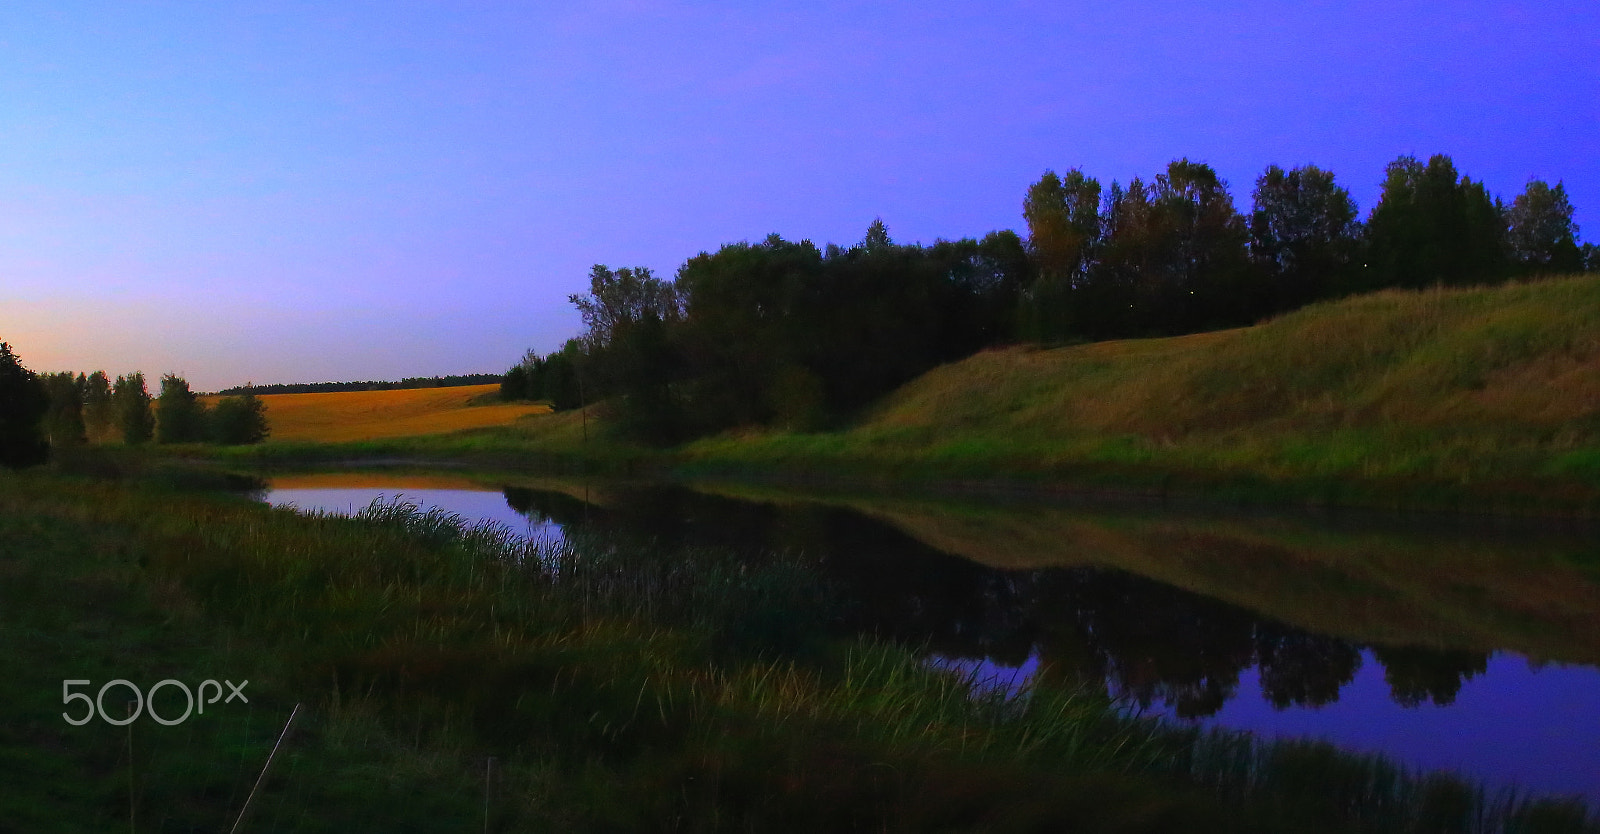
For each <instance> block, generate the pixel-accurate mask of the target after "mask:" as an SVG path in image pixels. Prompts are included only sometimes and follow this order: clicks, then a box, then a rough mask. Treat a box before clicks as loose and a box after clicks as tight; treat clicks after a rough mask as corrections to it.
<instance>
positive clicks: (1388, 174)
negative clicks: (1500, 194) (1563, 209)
mask: <svg viewBox="0 0 1600 834" xmlns="http://www.w3.org/2000/svg"><path fill="white" fill-rule="evenodd" d="M1505 237H1506V227H1505V217H1504V212H1503V211H1502V207H1501V206H1500V203H1499V201H1498V200H1496V199H1494V198H1493V197H1491V196H1490V195H1489V192H1488V190H1487V189H1486V188H1484V187H1483V184H1482V183H1477V182H1473V181H1472V180H1470V179H1468V178H1467V177H1465V176H1459V175H1458V174H1457V173H1456V168H1455V163H1454V162H1452V161H1451V159H1450V157H1448V156H1445V155H1443V154H1436V155H1434V156H1433V157H1431V158H1429V159H1428V162H1427V164H1426V165H1424V164H1423V163H1422V162H1420V161H1419V160H1418V159H1417V158H1416V157H1413V156H1402V157H1400V158H1399V159H1396V160H1395V161H1393V162H1391V163H1389V165H1388V166H1387V167H1385V169H1384V180H1383V193H1382V195H1381V196H1380V197H1379V198H1378V204H1377V205H1376V206H1374V207H1373V209H1372V215H1371V217H1370V218H1369V219H1368V220H1367V240H1368V243H1369V249H1368V256H1367V258H1368V260H1367V263H1368V265H1369V268H1368V269H1367V270H1366V277H1367V280H1366V281H1365V282H1364V285H1365V286H1363V287H1362V288H1363V289H1365V288H1376V287H1428V286H1433V285H1436V284H1444V285H1464V284H1477V283H1484V282H1489V281H1497V280H1502V279H1504V278H1505V277H1506V275H1507V274H1508V260H1507V256H1506V241H1505Z"/></svg>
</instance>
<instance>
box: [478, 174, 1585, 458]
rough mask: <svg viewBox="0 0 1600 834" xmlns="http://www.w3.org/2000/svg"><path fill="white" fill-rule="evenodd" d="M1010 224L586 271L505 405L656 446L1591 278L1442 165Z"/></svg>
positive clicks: (1142, 197) (1206, 182)
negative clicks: (1439, 293)
mask: <svg viewBox="0 0 1600 834" xmlns="http://www.w3.org/2000/svg"><path fill="white" fill-rule="evenodd" d="M1023 217H1024V220H1025V222H1026V224H1027V237H1026V239H1024V238H1023V237H1021V236H1019V235H1018V234H1016V233H1015V232H1012V231H996V232H991V233H989V234H988V235H985V236H984V237H983V238H981V239H974V238H964V239H961V240H956V241H948V240H937V241H935V242H934V243H933V244H932V245H930V246H924V245H920V244H913V245H903V244H897V243H895V242H894V241H893V240H892V239H891V238H890V236H889V233H888V229H887V228H886V227H885V226H884V224H883V223H882V221H881V220H878V221H874V222H873V223H872V225H871V226H870V227H869V228H868V230H867V233H866V236H865V237H864V238H863V239H862V241H861V242H860V243H858V244H856V245H854V246H851V247H848V248H844V247H840V246H836V245H833V244H828V245H827V246H825V247H822V248H818V247H817V246H816V245H814V244H813V243H812V242H810V241H806V240H802V241H799V242H794V241H788V240H785V239H783V238H782V237H780V236H778V235H771V236H769V237H767V238H766V239H765V240H763V241H761V242H759V243H749V242H741V243H732V244H727V245H724V246H722V247H721V248H720V249H718V250H717V251H716V252H714V253H707V252H702V253H700V254H699V255H696V256H695V257H693V258H690V259H689V260H688V261H686V262H685V263H684V264H683V265H682V266H680V267H679V269H678V271H677V274H676V276H675V277H674V278H673V279H672V280H664V279H661V278H658V277H656V276H655V275H654V274H653V273H652V272H651V270H649V269H648V268H642V267H635V268H621V269H615V270H614V269H611V268H610V267H607V266H604V265H596V266H595V267H594V268H593V270H592V271H591V273H590V276H589V277H590V281H589V292H588V293H587V294H583V295H574V296H572V297H571V299H570V300H571V301H572V303H573V304H574V305H575V306H576V307H577V308H578V311H579V312H580V314H581V315H582V318H583V324H584V332H583V334H582V335H581V336H580V337H578V338H576V339H572V340H569V341H568V342H567V343H566V344H565V345H564V346H563V347H562V348H561V350H559V351H556V352H554V353H551V354H547V355H542V356H541V355H539V354H537V353H535V352H533V351H529V352H528V353H527V354H526V355H525V356H524V357H523V359H522V360H521V361H520V362H519V363H518V364H517V365H515V366H514V367H513V368H511V370H510V371H508V372H507V373H506V374H505V375H504V376H503V377H502V388H501V390H502V394H503V396H505V397H507V398H508V399H534V400H539V399H543V400H547V401H549V402H551V404H552V405H553V406H554V407H556V408H558V409H561V408H570V407H574V406H577V405H579V404H582V403H587V402H598V401H602V400H604V401H605V402H606V407H607V409H608V410H609V412H610V417H611V419H610V420H609V422H610V424H611V425H612V426H613V428H614V429H615V430H618V431H620V432H622V433H623V434H625V435H627V436H630V437H633V438H635V439H638V440H641V441H645V442H651V443H661V444H670V443H674V442H678V441H681V440H684V439H687V438H690V437H696V436H702V435H706V434H710V433H714V432H717V431H720V430H724V429H727V428H731V427H734V426H742V425H754V424H761V425H768V426H780V427H787V428H790V429H795V430H808V429H816V428H822V427H826V426H829V425H834V424H837V423H839V422H840V421H841V420H845V419H848V418H849V417H850V416H852V415H853V414H855V413H857V412H858V411H859V410H860V409H861V408H863V407H864V406H866V405H867V404H869V403H870V402H872V401H873V400H874V399H876V398H877V397H879V396H881V395H883V394H885V393H887V392H888V391H890V390H891V389H893V388H894V387H895V386H898V385H900V384H902V383H904V382H906V381H908V380H910V379H911V378H912V377H914V376H916V375H917V374H920V373H922V372H923V371H926V370H928V369H929V368H931V367H933V366H935V365H937V364H940V363H943V362H948V361H952V360H955V359H959V358H962V357H964V356H967V355H969V354H971V353H973V352H976V351H978V350H981V349H983V348H986V347H991V346H996V345H1004V344H1015V343H1021V342H1032V343H1043V344H1061V343H1069V342H1077V341H1086V340H1097V339H1110V338H1126V337H1140V336H1164V335H1177V334H1182V333H1192V332H1197V331H1201V330H1209V329H1216V328H1224V327H1234V326H1240V325H1245V324H1250V323H1253V322H1255V321H1259V320H1260V319H1262V318H1265V317H1268V316H1271V315H1275V314H1277V313H1281V312H1284V311H1287V310H1292V309H1295V308H1297V307H1301V306H1304V305H1306V304H1309V303H1312V302H1315V301H1319V300H1323V299H1329V298H1336V297H1340V296H1344V295H1348V294H1352V293H1358V292H1367V291H1371V290H1376V289H1382V288H1386V287H1409V288H1415V287H1426V286H1434V285H1446V286H1459V285H1471V284H1485V283H1494V282H1499V281H1506V280H1512V279H1529V278H1536V277H1538V276H1541V275H1550V274H1558V273H1568V272H1576V271H1580V270H1584V269H1588V270H1595V269H1600V252H1597V250H1596V247H1595V245H1594V244H1586V245H1580V244H1579V242H1578V237H1577V233H1578V228H1577V225H1576V224H1575V223H1574V222H1573V219H1572V217H1573V208H1572V205H1571V203H1570V201H1569V200H1568V197H1567V194H1566V190H1565V188H1564V187H1563V186H1562V184H1561V183H1559V182H1558V183H1556V184H1555V185H1550V184H1548V183H1546V182H1544V181H1542V180H1531V181H1530V182H1529V183H1528V184H1527V186H1526V187H1525V189H1524V190H1523V192H1522V193H1521V194H1519V195H1517V196H1516V197H1515V198H1514V199H1513V200H1512V201H1511V202H1510V203H1509V204H1507V203H1504V202H1503V201H1502V200H1500V199H1499V198H1498V197H1495V196H1493V195H1491V194H1490V193H1489V191H1488V190H1487V189H1486V188H1485V187H1484V185H1483V184H1482V183H1480V182H1476V181H1474V180H1472V179H1470V178H1468V177H1466V176H1463V175H1461V174H1459V173H1458V172H1457V171H1456V168H1455V165H1454V162H1453V161H1452V160H1451V159H1450V157H1448V156H1445V155H1435V156H1433V157H1431V158H1430V159H1428V160H1427V161H1426V162H1423V161H1421V160H1419V159H1417V158H1415V157H1412V156H1402V157H1400V158H1398V159H1396V160H1395V161H1394V162H1391V163H1390V164H1389V165H1388V166H1386V168H1385V171H1384V181H1383V188H1382V193H1381V196H1380V197H1379V199H1378V202H1377V204H1376V205H1375V206H1374V207H1373V209H1372V211H1371V212H1370V213H1369V214H1368V215H1367V217H1366V218H1365V219H1363V218H1362V217H1361V216H1360V214H1359V213H1358V211H1357V209H1356V205H1355V202H1354V201H1353V200H1352V199H1351V197H1350V194H1349V192H1348V190H1346V189H1345V188H1343V187H1342V186H1340V185H1339V184H1338V183H1337V182H1336V180H1335V178H1334V175H1333V174H1332V173H1331V172H1329V171H1326V170H1323V169H1320V168H1317V167H1316V166H1312V165H1306V166H1302V167H1298V168H1294V169H1292V170H1287V171H1286V170H1284V169H1283V168H1281V167H1279V166H1277V165H1273V166H1270V167H1268V168H1267V169H1266V170H1265V171H1264V172H1263V173H1262V174H1261V175H1260V176H1259V177H1258V178H1257V179H1256V182H1255V187H1254V189H1253V191H1252V193H1251V205H1250V207H1249V211H1248V213H1245V212H1242V211H1240V210H1239V209H1238V208H1237V207H1236V206H1235V203H1234V199H1233V197H1232V195H1231V194H1230V192H1229V190H1228V184H1227V183H1226V182H1225V181H1224V180H1223V179H1222V178H1221V177H1219V176H1218V175H1217V173H1216V171H1215V170H1213V169H1212V168H1211V167H1210V166H1208V165H1206V164H1203V163H1199V162H1193V161H1190V160H1188V159H1179V160H1175V161H1173V162H1172V163H1171V164H1169V165H1168V166H1167V168H1166V170H1165V171H1164V172H1162V173H1160V174H1157V175H1156V176H1155V177H1153V178H1152V179H1150V180H1149V181H1148V182H1146V181H1145V180H1143V179H1142V178H1135V179H1133V180H1132V181H1131V182H1129V183H1128V184H1127V185H1126V186H1124V185H1122V184H1121V183H1118V182H1116V181H1113V182H1112V183H1111V184H1110V185H1109V186H1105V187H1103V186H1102V184H1101V183H1100V182H1099V181H1098V180H1096V179H1094V178H1093V177H1090V176H1088V175H1087V174H1085V173H1084V172H1083V171H1082V170H1080V169H1072V170H1069V171H1067V173H1066V174H1065V175H1058V174H1056V173H1055V172H1054V171H1046V172H1045V173H1044V174H1043V176H1041V177H1040V179H1039V180H1038V181H1037V182H1034V183H1032V184H1030V185H1029V186H1028V189H1027V192H1026V194H1025V196H1024V200H1023Z"/></svg>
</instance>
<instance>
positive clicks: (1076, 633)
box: [505, 487, 1489, 718]
mask: <svg viewBox="0 0 1600 834" xmlns="http://www.w3.org/2000/svg"><path fill="white" fill-rule="evenodd" d="M505 498H506V502H507V504H508V505H510V506H511V507H512V508H513V509H515V510H516V511H517V512H519V513H521V514H523V515H525V516H528V517H529V518H531V519H533V520H535V521H554V522H556V523H558V524H561V525H562V526H563V527H565V528H567V529H569V530H570V529H574V528H579V527H582V526H585V525H592V526H595V527H599V528H602V529H605V530H608V531H611V532H614V533H618V534H622V535H636V536H639V537H641V538H644V539H648V540H650V541H652V542H655V543H657V544H658V545H665V546H668V547H671V546H681V545H691V546H707V545H710V546H722V547H737V548H741V549H743V550H747V551H749V552H750V553H751V554H752V556H751V558H760V557H761V556H760V554H763V553H771V552H774V551H781V550H805V551H807V552H810V553H812V554H814V555H817V556H819V557H820V558H821V560H822V564H823V566H824V569H825V570H826V571H827V572H828V579H829V580H830V582H831V584H832V585H833V587H834V588H835V589H836V591H837V593H838V594H839V595H840V597H841V602H842V606H841V610H842V611H843V612H844V615H843V620H842V622H841V623H840V624H839V625H840V627H841V628H842V629H847V630H848V631H851V632H858V633H869V634H874V635H877V636H880V637H883V638H887V639H892V640H894V641H897V642H899V643H902V644H904V645H907V646H911V647H915V648H918V649H920V650H922V651H925V652H927V653H928V654H929V655H937V656H940V657H943V658H947V659H950V660H974V661H986V662H988V663H992V664H995V665H998V666H1006V667H1017V666H1021V665H1022V664H1023V663H1024V662H1026V661H1027V660H1028V659H1029V658H1030V657H1032V656H1035V655H1036V656H1037V657H1038V658H1039V664H1038V672H1037V674H1039V675H1041V676H1045V677H1048V678H1051V679H1054V680H1060V681H1065V682H1070V683H1074V684H1078V685H1089V686H1092V687H1096V688H1103V689H1104V690H1105V691H1106V692H1107V693H1108V694H1112V695H1117V696H1121V697H1124V698H1127V699H1129V700H1131V701H1133V702H1135V703H1137V704H1139V705H1140V706H1141V707H1144V708H1148V707H1151V706H1153V705H1154V704H1156V703H1157V702H1159V703H1161V704H1163V705H1165V706H1166V707H1167V708H1169V709H1171V710H1172V711H1173V712H1175V713H1176V714H1177V715H1178V716H1181V717H1184V718H1203V717H1206V716H1210V715H1214V714H1216V713H1217V711H1219V710H1220V709H1222V706H1223V705H1224V704H1225V703H1227V701H1228V700H1230V699H1231V698H1233V697H1234V696H1235V695H1236V694H1237V691H1238V688H1239V681H1240V678H1241V674H1242V673H1244V672H1245V671H1246V670H1248V669H1250V668H1252V667H1254V668H1256V669H1257V677H1258V679H1259V680H1260V686H1261V695H1262V697H1264V698H1265V699H1266V700H1267V701H1268V702H1269V703H1271V704H1272V705H1273V706H1274V707H1275V708H1277V709H1280V710H1281V709H1289V708H1291V707H1317V706H1322V705H1325V704H1331V703H1333V702H1335V701H1337V700H1338V698H1339V693H1340V691H1341V689H1343V688H1344V687H1345V686H1346V685H1347V684H1349V683H1350V682H1351V681H1352V680H1354V679H1355V676H1356V673H1357V672H1358V671H1359V670H1360V668H1361V662H1362V650H1363V649H1366V648H1370V649H1371V650H1372V654H1373V657H1374V658H1376V659H1377V661H1378V662H1379V663H1381V664H1383V666H1384V669H1385V675H1384V677H1385V679H1386V680H1387V681H1388V684H1389V688H1390V695H1391V697H1392V698H1393V699H1394V701H1395V702H1397V703H1399V704H1401V705H1403V706H1407V707H1416V706H1420V705H1422V704H1424V703H1429V702H1431V703H1434V704H1437V705H1441V706H1442V705H1447V704H1450V703H1452V702H1454V700H1455V698H1456V695H1457V693H1458V692H1460V690H1461V686H1462V684H1463V682H1464V681H1465V680H1467V679H1469V678H1471V677H1473V676H1474V675H1477V674H1480V673H1483V672H1484V671H1485V670H1486V668H1487V665H1488V658H1489V656H1488V654H1487V653H1484V652H1472V651H1450V650H1435V649H1428V648H1419V647H1401V646H1374V645H1366V644H1358V643H1353V642H1350V641H1347V640H1344V639H1341V638H1339V637H1337V636H1332V635H1323V634H1314V633H1311V632H1308V631H1305V630H1302V629H1299V628H1296V627H1294V626H1291V625H1288V624H1285V623H1282V622H1278V621H1274V620H1270V619H1266V618H1263V617H1261V616H1259V615H1257V614H1255V613H1253V612H1251V611H1249V610H1247V609H1244V608H1241V607H1238V606H1234V605H1230V604H1228V603H1224V602H1220V601H1218V600H1215V599H1211V598H1209V597H1205V596H1201V595H1199V594H1195V593H1191V592H1189V591H1185V590H1182V589H1179V588H1175V587H1171V586H1168V585H1164V584H1161V583H1159V582H1155V581H1153V580H1150V579H1146V578H1143V577H1140V576H1138V575H1136V574H1132V573H1126V572H1122V571H1115V570H1109V569H1102V568H1055V569H1046V570H1028V571H1002V570H998V569H995V568H990V567H986V566H983V565H979V564H976V563H973V562H969V561H967V560H965V559H961V558H958V557H955V556H951V555H949V554H945V553H942V552H939V551H937V550H935V549H933V548H930V547H929V546H928V545H926V544H924V543H922V542H919V541H917V540H916V539H913V538H911V537H909V536H907V535H906V534H904V533H902V532H900V531H899V530H897V529H895V528H894V527H892V526H890V525H888V524H885V523H882V522H879V521H876V520H873V519H870V518H867V517H865V516H862V515H859V514H856V513H852V512H849V511H847V510H842V509H838V508H831V507H819V506H814V505H797V506H779V505H773V504H754V503H748V502H743V501H736V500H733V499H728V498H720V497H714V496H707V495H702V494H699V493H694V492H691V491H688V490H683V489H662V488H650V489H638V490H626V489H622V490H619V489H617V488H615V487H612V488H609V489H608V500H607V501H606V502H605V504H604V506H596V505H593V504H590V503H586V502H585V501H583V500H580V499H578V498H576V497H573V496H570V495H566V494H562V493H557V492H547V491H542V490H532V489H524V488H518V487H507V488H505Z"/></svg>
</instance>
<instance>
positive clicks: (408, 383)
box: [217, 374, 503, 395]
mask: <svg viewBox="0 0 1600 834" xmlns="http://www.w3.org/2000/svg"><path fill="white" fill-rule="evenodd" d="M501 379H503V375H502V374H456V375H453V376H426V377H424V376H408V377H406V378H405V379H402V380H400V381H399V382H382V381H380V382H287V383H278V384H275V385H240V386H236V387H233V388H224V389H223V390H221V391H218V392H217V394H219V395H227V394H245V393H250V394H256V395H261V394H326V393H329V392H333V391H395V390H398V389H401V388H455V387H457V386H461V385H495V384H498V383H499V382H500V381H501Z"/></svg>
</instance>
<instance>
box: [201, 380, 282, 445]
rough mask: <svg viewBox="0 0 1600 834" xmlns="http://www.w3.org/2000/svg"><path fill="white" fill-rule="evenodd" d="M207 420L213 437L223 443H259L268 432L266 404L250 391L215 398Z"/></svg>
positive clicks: (264, 438)
mask: <svg viewBox="0 0 1600 834" xmlns="http://www.w3.org/2000/svg"><path fill="white" fill-rule="evenodd" d="M210 422H211V432H212V439H213V440H214V441H215V442H217V443H220V444H222V445H224V446H239V445H247V444H252V443H260V442H261V441H263V440H266V439H267V435H269V434H270V433H271V429H270V428H269V426H268V425H267V407H266V404H265V403H263V402H261V399H260V398H259V397H257V396H256V395H255V394H252V393H250V392H249V391H246V392H245V393H243V394H239V395H236V396H232V397H223V398H222V399H221V400H219V401H217V405H216V407H215V408H213V409H212V410H211V420H210Z"/></svg>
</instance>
